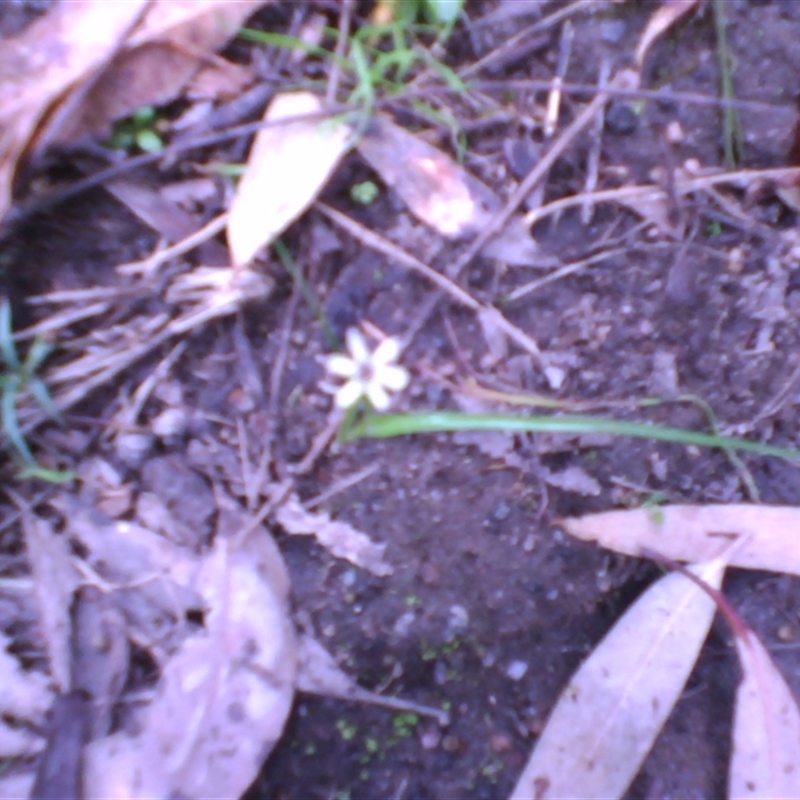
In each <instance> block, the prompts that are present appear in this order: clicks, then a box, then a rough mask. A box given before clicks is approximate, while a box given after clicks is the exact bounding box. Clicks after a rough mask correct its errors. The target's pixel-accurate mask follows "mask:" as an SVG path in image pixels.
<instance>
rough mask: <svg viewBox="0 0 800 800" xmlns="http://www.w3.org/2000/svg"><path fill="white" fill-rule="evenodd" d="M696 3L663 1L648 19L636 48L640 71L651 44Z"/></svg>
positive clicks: (690, 0) (675, 0) (684, 0)
mask: <svg viewBox="0 0 800 800" xmlns="http://www.w3.org/2000/svg"><path fill="white" fill-rule="evenodd" d="M697 3H698V0H663V2H662V3H661V5H660V6H659V7H658V9H657V10H656V11H655V13H654V14H653V15H652V16H651V17H650V20H649V21H648V23H647V27H646V28H645V30H644V33H642V35H641V38H640V39H639V44H638V45H637V47H636V64H637V66H638V67H639V68H640V69H641V67H642V65H643V64H644V60H645V58H647V52H648V51H649V50H650V46H651V45H652V44H653V42H654V41H655V40H656V39H657V38H658V37H659V36H661V34H662V33H664V32H665V31H667V30H669V28H671V27H672V26H673V25H674V24H675V23H676V22H677V21H678V20H679V19H680V18H681V17H682V16H684V14H687V13H688V12H689V11H691V10H692V8H694V7H695V6H696V5H697Z"/></svg>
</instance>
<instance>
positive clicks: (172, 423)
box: [151, 408, 189, 439]
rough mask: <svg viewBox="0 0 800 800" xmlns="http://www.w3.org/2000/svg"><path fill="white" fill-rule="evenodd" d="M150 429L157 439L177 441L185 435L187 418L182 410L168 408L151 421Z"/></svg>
mask: <svg viewBox="0 0 800 800" xmlns="http://www.w3.org/2000/svg"><path fill="white" fill-rule="evenodd" d="M151 427H152V429H153V433H154V434H155V435H156V436H157V437H158V438H159V439H177V438H180V437H181V436H183V434H184V433H186V430H187V429H188V427H189V417H188V415H187V414H186V412H185V411H184V410H183V409H182V408H168V409H166V410H165V411H162V412H161V413H160V414H159V415H158V416H157V417H156V418H155V419H154V420H153V422H152V426H151Z"/></svg>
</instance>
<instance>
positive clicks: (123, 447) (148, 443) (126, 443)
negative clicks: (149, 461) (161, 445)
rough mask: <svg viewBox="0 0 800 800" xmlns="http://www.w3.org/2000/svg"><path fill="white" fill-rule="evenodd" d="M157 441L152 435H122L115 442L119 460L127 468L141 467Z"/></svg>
mask: <svg viewBox="0 0 800 800" xmlns="http://www.w3.org/2000/svg"><path fill="white" fill-rule="evenodd" d="M155 442H156V439H155V436H153V434H151V433H121V434H120V435H119V436H118V437H117V438H116V440H115V442H114V445H115V447H116V450H117V456H119V460H120V461H122V463H123V464H124V465H125V466H126V467H130V468H131V469H136V468H137V467H140V466H141V465H142V464H143V463H144V460H145V459H146V458H147V456H149V455H150V453H151V452H152V450H153V446H154V445H155Z"/></svg>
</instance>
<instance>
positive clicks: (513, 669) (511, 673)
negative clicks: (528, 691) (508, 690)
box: [506, 661, 528, 681]
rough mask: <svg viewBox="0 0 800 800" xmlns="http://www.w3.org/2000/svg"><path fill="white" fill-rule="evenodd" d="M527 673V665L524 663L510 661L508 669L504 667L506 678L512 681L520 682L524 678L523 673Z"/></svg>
mask: <svg viewBox="0 0 800 800" xmlns="http://www.w3.org/2000/svg"><path fill="white" fill-rule="evenodd" d="M527 671H528V664H527V662H525V661H512V662H511V663H510V664H509V665H508V667H506V677H507V678H510V679H511V680H512V681H520V680H522V679H523V678H524V677H525V673H526V672H527Z"/></svg>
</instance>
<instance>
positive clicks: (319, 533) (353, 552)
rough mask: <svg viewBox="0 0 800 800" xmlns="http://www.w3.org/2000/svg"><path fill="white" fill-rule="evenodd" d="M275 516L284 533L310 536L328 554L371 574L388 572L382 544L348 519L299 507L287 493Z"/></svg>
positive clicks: (295, 499) (297, 499)
mask: <svg viewBox="0 0 800 800" xmlns="http://www.w3.org/2000/svg"><path fill="white" fill-rule="evenodd" d="M275 519H276V520H277V522H278V524H279V525H280V526H281V527H282V528H283V529H284V530H285V531H286V532H287V533H291V534H295V535H300V536H309V535H313V536H314V538H315V539H316V540H317V541H318V542H319V543H320V544H321V545H322V546H323V547H324V548H325V549H326V550H328V551H329V552H330V553H331V554H332V555H334V556H336V557H337V558H344V559H346V560H347V561H349V562H350V563H351V564H355V565H356V566H358V567H363V568H364V569H368V570H369V571H370V572H372V573H374V574H375V575H391V574H392V572H393V570H392V567H391V565H389V564H387V563H386V561H384V560H383V553H384V551H385V550H386V545H385V544H376V543H375V542H373V541H372V539H370V538H369V536H367V534H366V533H362V532H361V531H359V530H357V529H356V528H354V527H353V526H352V525H350V524H349V523H348V522H341V521H339V520H332V519H331V518H330V515H329V514H327V513H326V512H324V511H320V512H313V511H308V510H306V508H304V507H303V504H302V503H301V502H300V499H299V498H298V497H297V495H296V494H292V495H289V497H288V498H287V499H286V501H285V502H284V503H282V504H281V505H280V506H279V507H278V508H277V509H276V511H275Z"/></svg>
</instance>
